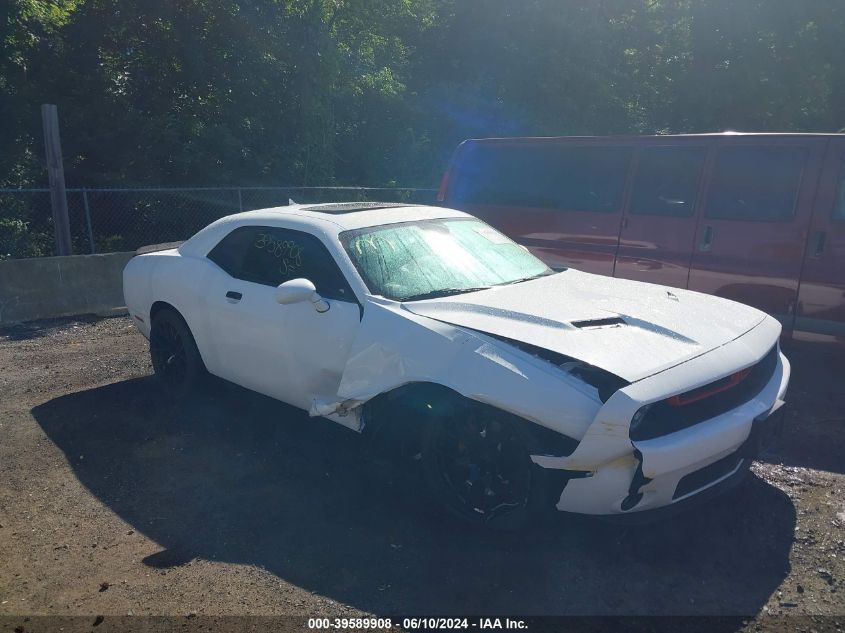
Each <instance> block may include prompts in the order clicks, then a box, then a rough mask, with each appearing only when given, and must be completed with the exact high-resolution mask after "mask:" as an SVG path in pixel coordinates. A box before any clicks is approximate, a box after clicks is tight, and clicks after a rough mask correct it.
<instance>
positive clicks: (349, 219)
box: [227, 202, 469, 233]
mask: <svg viewBox="0 0 845 633" xmlns="http://www.w3.org/2000/svg"><path fill="white" fill-rule="evenodd" d="M453 217H469V216H468V215H467V214H466V213H463V212H461V211H456V210H455V209H448V208H445V207H434V206H428V205H412V204H397V203H389V202H333V203H328V204H309V205H302V204H293V205H289V206H286V207H274V208H270V209H257V210H255V211H246V212H244V213H236V214H234V215H231V216H228V218H227V219H228V220H230V221H232V222H241V221H248V222H249V223H250V224H255V223H256V221H261V222H267V223H268V224H270V225H272V224H274V223H275V222H278V221H279V220H288V221H290V220H295V221H296V224H299V225H300V226H303V225H309V224H310V225H313V226H314V227H315V228H317V227H319V228H321V229H322V230H324V231H326V232H328V233H341V232H343V231H350V230H354V229H361V228H367V227H371V226H380V225H383V224H396V223H399V222H413V221H419V220H432V219H437V218H453Z"/></svg>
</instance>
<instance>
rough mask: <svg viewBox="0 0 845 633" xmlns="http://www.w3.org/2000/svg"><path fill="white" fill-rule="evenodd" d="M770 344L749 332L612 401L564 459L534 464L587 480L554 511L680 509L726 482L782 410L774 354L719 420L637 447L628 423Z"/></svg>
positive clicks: (570, 485)
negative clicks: (769, 369) (767, 373)
mask: <svg viewBox="0 0 845 633" xmlns="http://www.w3.org/2000/svg"><path fill="white" fill-rule="evenodd" d="M763 325H766V322H764V324H763ZM757 330H759V331H757ZM776 340H777V332H776V330H775V328H774V327H769V326H766V327H763V328H755V330H752V331H751V332H749V333H748V334H746V335H745V336H743V337H740V338H739V339H737V340H736V341H733V342H732V343H730V344H728V345H726V346H724V347H722V348H719V349H717V350H714V351H713V352H711V353H709V354H705V355H703V356H701V357H699V358H697V359H693V360H692V361H689V362H688V363H684V364H683V365H680V366H678V367H676V368H673V369H671V370H667V371H666V372H663V373H662V374H658V375H657V376H653V377H651V378H647V379H645V380H643V381H640V382H638V383H634V384H632V385H630V386H629V387H626V388H625V389H622V390H621V391H620V392H617V393H616V394H614V396H613V397H612V398H611V399H610V400H608V402H607V403H606V404H605V406H604V407H603V408H602V410H601V411H600V412H599V415H598V416H597V417H596V420H595V421H594V423H593V424H592V425H591V427H590V429H589V430H588V431H587V434H586V435H585V437H584V438H583V439H582V441H581V443H580V444H579V446H578V448H577V449H576V450H575V452H574V453H573V454H572V455H570V456H568V457H563V458H554V457H535V458H534V461H535V462H536V463H537V464H538V465H539V466H541V467H544V468H551V469H562V470H569V471H582V472H583V471H586V472H588V473H590V475H589V476H587V477H581V478H573V479H569V480H567V481H566V485H565V487H564V488H563V490H562V492H561V494H560V497H559V499H558V501H557V504H556V507H557V509H558V510H562V511H568V512H578V513H583V514H602V515H607V514H611V515H612V514H628V513H634V512H644V511H647V510H654V509H656V508H663V507H666V506H671V505H674V504H677V503H680V502H682V501H685V500H687V499H689V498H691V497H693V496H697V495H699V494H701V493H703V492H704V491H706V490H708V489H709V488H713V487H716V486H718V485H719V484H720V483H722V482H725V481H727V480H729V479H732V478H734V477H735V476H736V475H737V473H739V472H740V471H741V470H743V468H745V467H747V463H745V462H748V463H750V460H751V459H752V458H753V456H755V455H756V452H757V450H759V445H760V443H761V442H760V440H761V439H762V438H763V437H764V436H768V435H769V434H770V432H769V429H770V428H774V427H776V426H777V423H778V420H777V418H778V417H779V416H775V417H771V416H773V414H775V412H777V411H778V410H779V409H780V408H781V406H782V405H783V399H784V396H785V394H786V389H787V386H788V384H789V376H790V365H789V361H788V360H787V359H786V357H785V356H783V354H781V353H780V352H778V360H777V365H776V367H775V370H774V372H773V374H772V376H771V378H770V379H769V380H768V382H767V383H766V384H765V386H764V387H763V388H762V389H761V390H760V391H759V392H758V393H757V394H756V395H755V396H753V397H750V399H749V400H747V401H746V402H743V403H742V404H740V405H739V406H737V407H735V408H733V409H731V410H729V411H726V412H724V413H722V414H721V415H717V416H715V417H713V418H710V419H708V420H705V421H703V422H701V423H699V424H696V425H694V426H691V427H688V428H685V429H682V430H679V431H677V432H674V433H670V434H668V435H663V436H660V437H656V438H653V439H648V440H641V441H632V440H631V439H630V437H629V433H628V431H629V427H630V422H629V421H630V419H631V417H632V416H633V413H634V412H635V411H636V410H637V409H638V408H639V407H640V406H642V405H643V404H647V403H649V402H653V401H655V400H657V399H660V398H663V397H666V395H667V394H671V393H673V392H674V393H679V392H681V391H683V390H684V389H685V388H688V387H689V386H694V385H695V384H696V382H695V381H696V380H697V379H700V377H701V376H714V375H719V374H718V373H717V372H716V371H714V368H717V367H729V368H735V367H743V366H750V365H752V364H754V363H756V362H759V360H760V359H761V358H762V357H763V356H764V354H765V352H766V351H768V350H769V349H770V348H771V346H772V345H773V344H774V341H776ZM722 373H724V372H722ZM744 463H745V464H744Z"/></svg>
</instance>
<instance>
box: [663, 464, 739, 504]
mask: <svg viewBox="0 0 845 633" xmlns="http://www.w3.org/2000/svg"><path fill="white" fill-rule="evenodd" d="M741 461H742V458H741V457H740V456H739V455H738V454H737V453H731V454H730V455H728V456H727V457H723V458H722V459H720V460H719V461H717V462H713V463H712V464H710V465H709V466H705V467H704V468H701V469H699V470H696V471H695V472H691V473H690V474H689V475H684V476H683V477H681V480H680V481H679V482H678V486H677V487H676V488H675V494H673V495H672V499H678V498H680V497H685V496H686V495H688V494H690V493H691V492H695V491H696V490H700V489H702V488H704V487H705V486H709V485H710V484H712V483H713V482H714V481H718V480H719V479H721V478H722V477H724V476H726V475H728V474H730V473H731V472H733V471H734V470H736V467H737V466H739V463H740V462H741Z"/></svg>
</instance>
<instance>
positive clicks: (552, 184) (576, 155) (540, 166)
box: [453, 143, 632, 213]
mask: <svg viewBox="0 0 845 633" xmlns="http://www.w3.org/2000/svg"><path fill="white" fill-rule="evenodd" d="M631 153H632V152H631V149H630V148H628V147H603V146H564V145H555V144H551V143H549V144H543V145H530V144H519V143H513V144H510V143H508V144H499V145H495V144H489V143H470V144H469V145H467V146H466V148H465V149H464V150H463V152H462V155H461V157H460V159H459V164H458V166H457V170H456V182H455V185H454V187H455V188H454V191H453V198H454V200H455V202H458V203H466V204H490V205H499V206H510V207H535V208H546V209H559V210H565V211H594V212H599V213H613V212H615V211H618V210H619V205H620V202H621V199H622V192H623V190H624V189H625V178H626V176H627V172H628V165H629V162H630V159H631Z"/></svg>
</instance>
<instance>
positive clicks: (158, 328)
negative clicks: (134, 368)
mask: <svg viewBox="0 0 845 633" xmlns="http://www.w3.org/2000/svg"><path fill="white" fill-rule="evenodd" d="M150 360H151V361H152V365H153V371H154V372H155V376H156V378H157V379H158V382H159V385H160V386H161V388H162V390H163V391H164V392H165V394H166V395H167V396H168V397H170V398H173V399H178V398H182V397H185V396H189V395H191V394H194V393H196V392H197V391H198V390H199V388H200V386H201V385H202V383H203V382H204V380H205V377H206V370H205V364H204V363H203V362H202V357H201V356H200V353H199V350H198V349H197V344H196V341H194V336H193V334H191V330H190V328H188V324H187V323H185V320H184V319H183V318H182V317H181V315H180V314H179V313H178V312H176V311H175V310H172V309H170V308H163V309H162V310H160V311H159V312H158V313H157V314H156V315H155V318H153V321H152V327H151V328H150Z"/></svg>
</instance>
